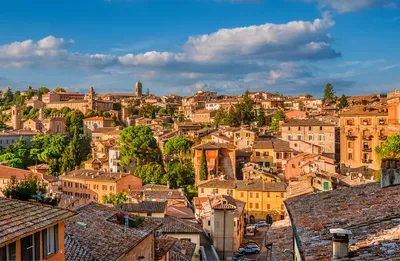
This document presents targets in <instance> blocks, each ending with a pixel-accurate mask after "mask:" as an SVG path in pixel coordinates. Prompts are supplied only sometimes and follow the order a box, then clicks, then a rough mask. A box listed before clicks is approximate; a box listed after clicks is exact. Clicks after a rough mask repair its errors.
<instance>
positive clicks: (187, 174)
mask: <svg viewBox="0 0 400 261" xmlns="http://www.w3.org/2000/svg"><path fill="white" fill-rule="evenodd" d="M167 180H169V182H170V185H171V186H172V187H174V188H179V187H184V186H186V185H193V184H194V170H193V163H192V160H190V159H184V160H182V161H177V160H174V161H172V162H168V173H167Z"/></svg>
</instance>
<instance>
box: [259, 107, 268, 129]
mask: <svg viewBox="0 0 400 261" xmlns="http://www.w3.org/2000/svg"><path fill="white" fill-rule="evenodd" d="M265 124H267V118H266V117H265V112H264V110H263V109H260V110H258V112H257V127H262V126H265Z"/></svg>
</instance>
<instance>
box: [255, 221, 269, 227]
mask: <svg viewBox="0 0 400 261" xmlns="http://www.w3.org/2000/svg"><path fill="white" fill-rule="evenodd" d="M255 226H256V227H267V226H268V224H267V222H265V221H257V222H256V224H255Z"/></svg>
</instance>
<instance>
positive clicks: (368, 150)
mask: <svg viewBox="0 0 400 261" xmlns="http://www.w3.org/2000/svg"><path fill="white" fill-rule="evenodd" d="M362 151H363V152H372V149H371V148H363V149H362Z"/></svg>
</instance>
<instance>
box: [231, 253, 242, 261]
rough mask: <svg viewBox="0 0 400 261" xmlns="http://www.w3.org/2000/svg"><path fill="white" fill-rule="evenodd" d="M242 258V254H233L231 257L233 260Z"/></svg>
mask: <svg viewBox="0 0 400 261" xmlns="http://www.w3.org/2000/svg"><path fill="white" fill-rule="evenodd" d="M243 258H244V255H243V254H234V255H233V258H232V259H233V261H242V260H243Z"/></svg>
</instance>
